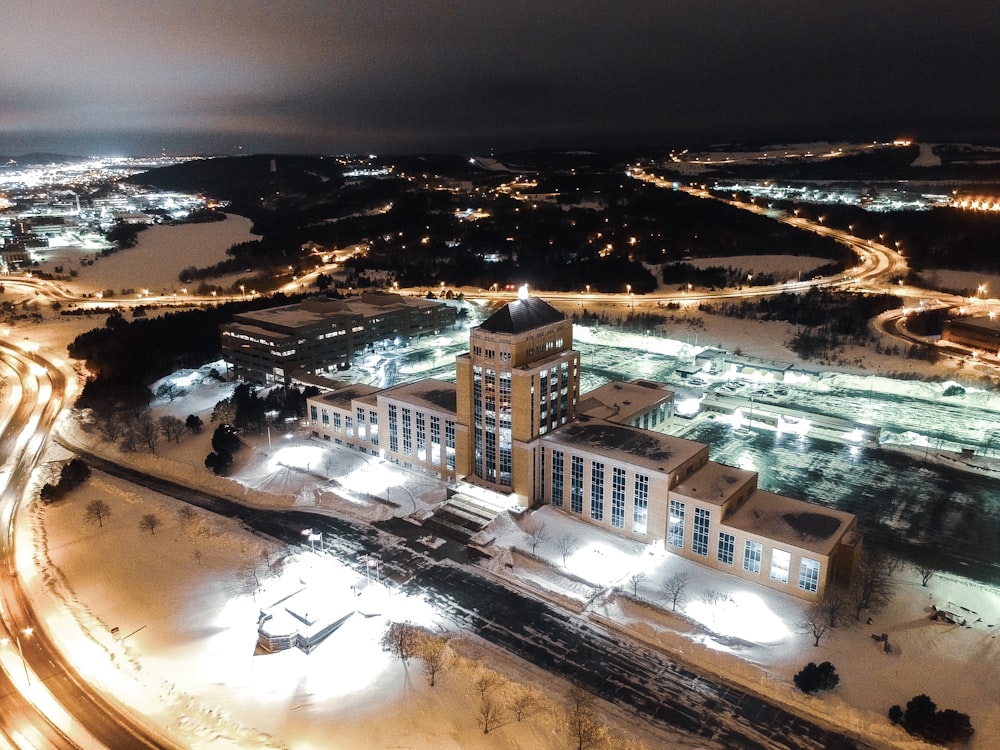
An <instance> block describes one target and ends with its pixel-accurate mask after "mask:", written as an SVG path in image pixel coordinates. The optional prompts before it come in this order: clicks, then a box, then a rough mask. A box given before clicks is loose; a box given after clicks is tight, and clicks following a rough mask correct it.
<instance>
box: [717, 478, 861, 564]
mask: <svg viewBox="0 0 1000 750" xmlns="http://www.w3.org/2000/svg"><path fill="white" fill-rule="evenodd" d="M854 521H855V516H854V515H853V514H851V513H845V512H843V511H839V510H832V509H830V508H824V507H823V506H821V505H815V504H814V503H807V502H806V501H805V500H795V499H794V498H791V497H785V496H784V495H776V494H775V493H773V492H767V491H766V490H757V491H756V492H754V493H753V494H752V495H750V497H749V498H748V499H747V501H746V502H745V503H743V505H742V506H741V507H740V508H739V509H738V510H737V511H736V512H735V513H733V514H732V515H731V516H730V517H729V518H727V519H726V520H725V522H724V525H726V526H730V527H732V528H734V529H739V530H741V531H745V532H747V533H749V534H754V535H756V536H761V537H767V538H768V539H770V540H772V541H773V542H774V543H775V544H776V545H778V546H780V545H781V544H782V543H785V544H788V545H789V546H792V547H798V548H799V549H804V550H809V551H811V552H815V553H817V554H820V555H830V554H832V553H833V551H834V550H835V549H836V548H837V545H838V544H839V543H840V540H841V539H843V537H844V535H845V534H846V533H847V532H848V531H849V529H850V528H851V525H852V524H853V523H854Z"/></svg>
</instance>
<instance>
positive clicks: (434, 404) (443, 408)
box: [382, 378, 458, 414]
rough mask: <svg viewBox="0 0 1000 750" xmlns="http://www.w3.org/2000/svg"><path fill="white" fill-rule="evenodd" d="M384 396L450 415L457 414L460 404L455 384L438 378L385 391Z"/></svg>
mask: <svg viewBox="0 0 1000 750" xmlns="http://www.w3.org/2000/svg"><path fill="white" fill-rule="evenodd" d="M382 395H384V396H386V397H387V398H392V399H395V400H399V401H404V402H408V403H412V404H415V405H423V406H424V407H427V408H430V409H433V410H434V411H440V412H446V413H449V414H454V413H455V410H456V405H457V403H458V397H457V396H456V393H455V384H454V383H449V382H448V381H446V380H437V379H436V378H427V379H426V380H421V381H418V382H416V383H407V384H405V385H398V386H396V387H394V388H389V389H388V390H386V391H383V392H382Z"/></svg>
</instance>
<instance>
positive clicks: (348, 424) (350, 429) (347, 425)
mask: <svg viewBox="0 0 1000 750" xmlns="http://www.w3.org/2000/svg"><path fill="white" fill-rule="evenodd" d="M344 432H345V433H347V435H349V436H350V437H354V418H353V417H344Z"/></svg>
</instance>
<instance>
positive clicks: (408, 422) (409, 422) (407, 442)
mask: <svg viewBox="0 0 1000 750" xmlns="http://www.w3.org/2000/svg"><path fill="white" fill-rule="evenodd" d="M403 455H404V456H412V455H413V415H412V413H411V411H410V410H409V409H407V408H406V407H405V406H404V407H403Z"/></svg>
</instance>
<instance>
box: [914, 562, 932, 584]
mask: <svg viewBox="0 0 1000 750" xmlns="http://www.w3.org/2000/svg"><path fill="white" fill-rule="evenodd" d="M936 572H937V571H936V570H934V568H928V567H926V566H924V565H918V566H917V573H919V574H920V585H921V586H926V585H927V584H928V583H930V581H931V578H933V577H934V574H935V573H936Z"/></svg>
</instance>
